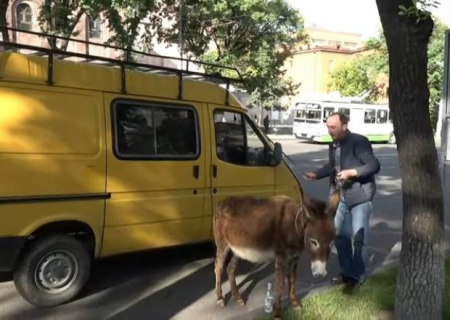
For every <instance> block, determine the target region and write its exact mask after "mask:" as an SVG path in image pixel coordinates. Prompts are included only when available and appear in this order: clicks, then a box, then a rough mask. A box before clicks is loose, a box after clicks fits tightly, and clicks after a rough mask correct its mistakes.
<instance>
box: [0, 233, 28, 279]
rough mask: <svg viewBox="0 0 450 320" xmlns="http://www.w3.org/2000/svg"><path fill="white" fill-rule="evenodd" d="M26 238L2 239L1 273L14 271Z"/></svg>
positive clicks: (0, 249)
mask: <svg viewBox="0 0 450 320" xmlns="http://www.w3.org/2000/svg"><path fill="white" fill-rule="evenodd" d="M26 240H27V238H26V237H0V271H1V272H9V271H13V269H14V266H15V264H16V261H17V258H18V257H19V254H20V251H21V250H22V248H23V246H24V244H25V241H26Z"/></svg>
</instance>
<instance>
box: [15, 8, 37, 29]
mask: <svg viewBox="0 0 450 320" xmlns="http://www.w3.org/2000/svg"><path fill="white" fill-rule="evenodd" d="M16 21H17V29H21V30H26V31H31V30H32V29H33V10H31V7H30V6H29V5H28V4H26V3H21V4H19V5H18V6H17V8H16Z"/></svg>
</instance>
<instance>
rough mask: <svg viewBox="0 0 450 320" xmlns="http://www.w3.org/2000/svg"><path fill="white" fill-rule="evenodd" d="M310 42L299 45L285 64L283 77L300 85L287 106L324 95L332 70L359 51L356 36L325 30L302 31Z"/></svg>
mask: <svg viewBox="0 0 450 320" xmlns="http://www.w3.org/2000/svg"><path fill="white" fill-rule="evenodd" d="M305 30H306V32H307V34H308V35H309V38H310V41H309V43H307V44H302V45H301V46H299V48H298V50H297V51H296V52H295V53H294V55H293V56H292V57H291V58H289V59H288V60H287V62H286V64H285V69H286V76H287V77H290V78H292V79H293V80H294V82H296V83H301V85H300V88H299V90H298V92H297V94H296V95H295V96H293V97H289V100H290V104H293V103H295V102H296V101H299V100H301V99H308V98H311V97H314V96H320V95H325V94H328V93H329V92H328V83H329V81H330V79H331V74H332V72H333V71H334V69H335V68H336V67H338V66H340V65H341V64H343V63H346V62H350V61H352V60H353V59H355V57H356V56H357V54H358V53H361V52H362V51H363V46H364V42H363V38H362V36H361V35H359V34H353V33H344V32H336V31H329V30H325V29H323V28H320V27H318V26H315V25H313V26H311V27H309V28H306V29H305Z"/></svg>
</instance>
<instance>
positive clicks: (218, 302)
mask: <svg viewBox="0 0 450 320" xmlns="http://www.w3.org/2000/svg"><path fill="white" fill-rule="evenodd" d="M217 305H218V306H219V307H220V308H223V307H225V301H224V300H223V299H219V300H217Z"/></svg>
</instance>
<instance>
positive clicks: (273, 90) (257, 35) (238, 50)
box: [158, 0, 306, 104]
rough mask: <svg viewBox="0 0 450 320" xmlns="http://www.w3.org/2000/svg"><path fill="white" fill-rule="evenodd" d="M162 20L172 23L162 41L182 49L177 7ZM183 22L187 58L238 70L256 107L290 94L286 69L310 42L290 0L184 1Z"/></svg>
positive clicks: (175, 4) (176, 5)
mask: <svg viewBox="0 0 450 320" xmlns="http://www.w3.org/2000/svg"><path fill="white" fill-rule="evenodd" d="M163 14H164V17H166V18H170V19H172V21H173V22H172V24H171V25H170V26H169V27H167V28H164V29H163V30H162V31H161V32H159V33H158V35H159V40H160V41H164V42H168V43H174V44H178V42H179V39H180V34H179V22H180V15H179V2H176V3H173V5H172V6H169V5H166V7H165V9H164V10H163ZM181 19H182V34H181V39H182V44H183V52H184V54H186V55H187V56H190V57H195V58H198V59H201V60H206V61H209V62H213V63H217V64H226V65H230V66H233V67H236V68H238V69H239V70H240V71H241V73H242V74H243V76H244V77H245V78H246V80H247V81H246V83H245V85H244V88H245V89H246V90H247V91H248V92H249V93H252V94H253V97H252V101H255V104H258V103H257V102H256V101H257V100H259V104H263V103H266V102H267V101H271V100H273V99H274V97H275V99H278V98H280V97H282V96H283V95H285V94H286V93H287V92H288V91H289V90H291V89H292V88H291V87H290V86H289V84H288V83H289V81H286V80H281V79H282V77H283V74H284V72H283V71H282V67H283V65H284V62H285V60H286V58H287V57H289V56H290V55H291V54H292V52H293V50H294V48H295V46H296V45H297V44H298V43H299V42H301V41H305V40H306V36H305V34H304V32H303V19H302V18H301V17H300V15H299V14H298V12H297V11H296V10H294V9H292V8H291V7H290V6H289V4H288V3H287V1H286V0H271V1H270V0H216V1H213V0H185V1H184V10H183V15H182V17H181ZM217 71H219V70H217ZM224 75H225V74H224Z"/></svg>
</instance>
